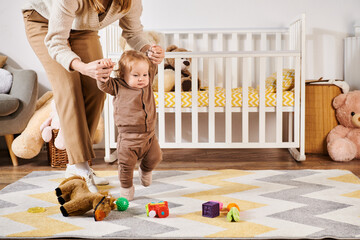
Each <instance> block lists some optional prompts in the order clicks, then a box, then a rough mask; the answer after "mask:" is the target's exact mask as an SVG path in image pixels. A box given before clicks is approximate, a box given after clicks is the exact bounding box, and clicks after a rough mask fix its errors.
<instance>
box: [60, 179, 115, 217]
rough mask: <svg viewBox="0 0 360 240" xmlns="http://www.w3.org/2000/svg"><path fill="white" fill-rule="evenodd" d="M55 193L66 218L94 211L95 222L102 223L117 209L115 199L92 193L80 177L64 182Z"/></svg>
mask: <svg viewBox="0 0 360 240" xmlns="http://www.w3.org/2000/svg"><path fill="white" fill-rule="evenodd" d="M55 193H56V196H57V197H58V202H59V203H60V204H61V207H60V211H61V213H62V215H63V216H64V217H67V216H77V215H82V214H84V213H86V212H87V211H89V210H91V209H94V219H95V221H102V220H103V219H104V218H105V217H106V216H107V215H109V213H110V211H111V210H114V209H115V208H116V205H115V203H114V201H115V200H116V199H115V198H113V197H111V196H108V195H107V194H101V193H92V192H90V191H89V189H88V187H87V185H86V181H85V179H84V178H82V177H79V176H73V177H70V178H68V179H65V180H64V181H62V182H61V183H60V185H59V187H58V188H56V189H55Z"/></svg>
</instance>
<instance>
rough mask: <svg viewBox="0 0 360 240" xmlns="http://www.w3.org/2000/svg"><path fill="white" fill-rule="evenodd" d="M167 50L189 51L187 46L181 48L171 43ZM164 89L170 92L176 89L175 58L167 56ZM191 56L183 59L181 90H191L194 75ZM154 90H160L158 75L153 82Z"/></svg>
mask: <svg viewBox="0 0 360 240" xmlns="http://www.w3.org/2000/svg"><path fill="white" fill-rule="evenodd" d="M166 52H189V51H188V50H186V49H185V48H179V47H177V46H176V45H170V46H168V47H167V48H166ZM164 61H165V62H164V90H165V92H170V91H174V90H175V58H165V60H164ZM190 66H191V58H182V59H181V90H182V91H185V92H186V91H191V85H192V84H191V81H192V76H191V72H190ZM152 87H153V91H155V92H157V91H158V75H157V74H156V75H155V78H154V82H153V85H152ZM198 89H200V81H199V79H198Z"/></svg>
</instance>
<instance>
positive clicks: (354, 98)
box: [327, 91, 360, 161]
mask: <svg viewBox="0 0 360 240" xmlns="http://www.w3.org/2000/svg"><path fill="white" fill-rule="evenodd" d="M333 106H334V108H335V110H336V118H337V120H338V122H339V125H338V126H336V127H335V128H333V129H332V130H331V131H330V133H329V134H328V136H327V150H328V153H329V155H330V157H331V158H332V159H333V160H334V161H350V160H352V159H354V158H360V91H350V92H348V93H347V94H340V95H339V96H337V97H335V98H334V100H333Z"/></svg>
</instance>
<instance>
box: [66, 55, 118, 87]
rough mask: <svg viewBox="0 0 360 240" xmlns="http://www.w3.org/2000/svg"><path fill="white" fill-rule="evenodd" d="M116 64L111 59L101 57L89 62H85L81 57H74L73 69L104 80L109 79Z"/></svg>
mask: <svg viewBox="0 0 360 240" xmlns="http://www.w3.org/2000/svg"><path fill="white" fill-rule="evenodd" d="M114 66H115V63H114V62H112V61H111V59H99V60H95V61H92V62H89V63H83V62H82V61H81V60H80V59H74V60H73V61H72V62H71V68H72V69H74V70H76V71H78V72H80V73H81V74H83V75H86V76H89V77H91V78H94V79H95V80H99V81H102V82H106V81H107V80H109V77H110V74H111V72H112V70H113V68H114Z"/></svg>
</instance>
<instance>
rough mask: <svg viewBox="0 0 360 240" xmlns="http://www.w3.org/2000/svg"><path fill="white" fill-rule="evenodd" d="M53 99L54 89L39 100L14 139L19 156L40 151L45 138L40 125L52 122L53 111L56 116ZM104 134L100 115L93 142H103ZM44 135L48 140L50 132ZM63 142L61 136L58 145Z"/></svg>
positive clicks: (27, 156) (13, 145) (15, 151)
mask: <svg viewBox="0 0 360 240" xmlns="http://www.w3.org/2000/svg"><path fill="white" fill-rule="evenodd" d="M52 100H53V93H52V91H48V92H46V93H45V94H44V95H43V96H42V97H41V98H39V99H38V100H37V102H36V107H35V112H34V114H33V115H32V117H31V118H30V120H29V122H28V124H27V126H26V128H25V129H24V131H23V132H22V133H21V134H20V135H19V136H17V137H16V138H15V139H14V141H13V143H12V145H11V148H12V150H13V152H14V154H15V155H16V156H17V157H20V158H24V159H31V158H33V157H35V156H36V155H38V154H39V153H40V151H41V148H42V146H43V145H44V139H43V138H42V132H41V129H40V126H42V125H43V126H42V127H43V128H45V127H46V126H47V123H48V121H49V119H50V122H52V121H53V120H54V116H55V115H54V113H53V115H54V116H51V114H52V112H53V110H52V107H51V102H52ZM55 118H56V117H55ZM56 121H57V120H55V122H56ZM55 122H54V126H55V125H56V123H55ZM54 126H53V128H54ZM57 127H60V124H58V126H57ZM43 128H42V129H43ZM47 130H49V129H47ZM103 134H104V119H103V118H102V117H100V120H99V124H98V126H97V129H96V132H95V136H94V139H93V143H94V144H97V143H99V142H101V140H102V137H103ZM44 135H46V136H44V137H45V140H48V137H49V136H48V135H49V133H47V134H45V133H44ZM62 143H63V139H61V138H59V139H58V141H57V145H58V146H59V147H61V145H62ZM55 146H56V144H55ZM61 148H65V147H61Z"/></svg>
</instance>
